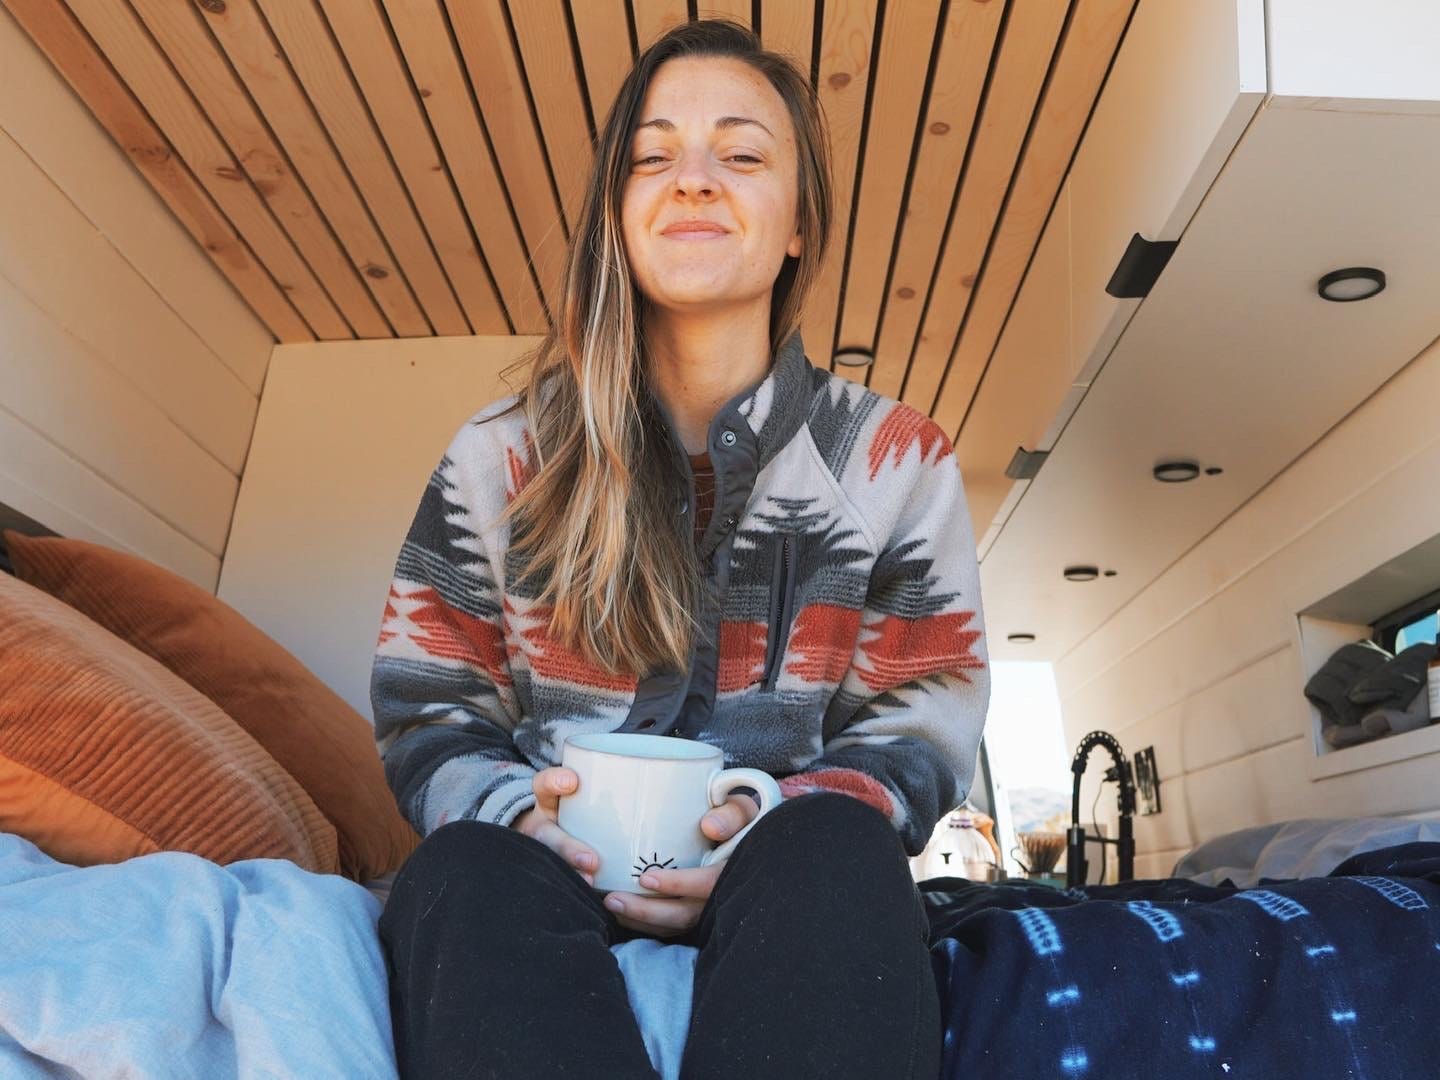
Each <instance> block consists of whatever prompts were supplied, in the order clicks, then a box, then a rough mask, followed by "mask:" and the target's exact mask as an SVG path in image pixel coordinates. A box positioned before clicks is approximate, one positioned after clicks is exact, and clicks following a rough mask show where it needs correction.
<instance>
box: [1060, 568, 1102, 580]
mask: <svg viewBox="0 0 1440 1080" xmlns="http://www.w3.org/2000/svg"><path fill="white" fill-rule="evenodd" d="M1099 576H1100V568H1099V567H1098V566H1067V567H1066V568H1065V580H1066V581H1094V580H1095V579H1096V578H1098V577H1099Z"/></svg>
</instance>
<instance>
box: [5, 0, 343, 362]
mask: <svg viewBox="0 0 1440 1080" xmlns="http://www.w3.org/2000/svg"><path fill="white" fill-rule="evenodd" d="M3 2H4V4H5V6H6V7H7V8H8V9H9V11H10V13H11V14H12V15H14V17H15V19H16V21H17V22H18V23H19V24H20V26H21V27H22V28H23V29H24V30H25V32H26V33H27V34H28V35H29V36H30V38H31V40H33V41H34V42H35V44H36V45H37V46H39V48H40V49H41V51H42V52H44V53H45V55H46V56H47V57H49V59H50V62H51V63H52V64H54V65H55V67H56V70H58V71H59V72H60V74H61V75H62V76H64V78H65V80H66V81H67V82H68V83H69V84H70V85H71V87H73V88H74V90H75V92H76V93H77V94H79V96H80V98H81V100H83V101H84V102H85V103H86V104H87V105H88V106H89V108H90V110H91V112H92V113H93V114H94V116H95V119H96V120H97V121H98V122H99V123H100V125H101V126H102V127H103V128H105V130H106V131H108V132H109V133H110V137H111V138H112V139H114V140H115V143H116V145H117V146H119V147H120V148H121V149H122V150H123V151H124V152H125V155H126V157H127V158H129V159H130V161H131V162H132V163H133V164H134V165H135V167H136V169H138V170H139V171H140V173H141V175H143V176H144V177H145V178H146V180H148V181H149V182H150V184H151V186H152V187H153V188H154V190H155V192H156V193H157V194H158V195H159V196H160V197H161V198H162V199H163V200H164V201H165V204H166V205H167V206H168V207H170V209H171V211H172V212H173V213H174V214H175V217H176V219H177V220H178V221H179V222H180V223H181V225H183V226H184V227H185V229H186V231H188V232H189V233H190V235H191V236H192V237H194V238H195V242H196V243H197V244H199V245H200V247H201V248H202V249H203V250H204V251H205V252H206V254H208V255H209V256H210V258H211V259H212V260H213V261H214V263H215V265H216V267H217V268H218V269H219V270H220V271H221V273H223V274H225V276H226V277H227V278H228V279H229V280H230V281H231V283H233V284H234V286H235V289H236V291H237V292H239V293H240V295H241V296H242V297H243V298H244V299H245V302H246V303H248V304H249V305H250V307H251V310H253V311H254V312H255V314H256V315H257V316H258V317H259V318H260V319H261V320H262V321H263V322H264V323H265V325H266V326H267V327H268V328H269V330H270V332H271V333H272V334H274V335H275V336H276V338H277V339H279V340H280V341H282V342H304V341H313V340H314V339H315V333H314V331H313V330H311V328H310V326H309V324H308V323H306V321H305V320H304V318H303V317H302V316H301V315H300V313H299V312H297V311H296V310H295V308H294V307H293V306H292V304H291V302H290V297H288V296H287V295H286V294H285V292H283V291H282V290H281V289H280V287H279V286H278V285H277V284H276V283H275V280H274V279H273V278H272V277H271V276H270V274H269V272H268V270H267V269H266V267H265V266H264V265H263V264H262V263H261V262H260V261H259V260H258V259H256V257H255V255H254V253H253V252H252V251H251V250H250V248H249V246H248V245H247V244H246V242H245V240H244V239H243V238H242V237H241V236H240V235H239V233H238V232H237V231H236V230H235V227H234V226H233V225H232V224H231V222H230V220H229V219H228V218H227V217H226V216H225V215H224V213H222V212H221V210H220V208H219V207H217V206H216V205H215V202H214V201H213V200H212V199H211V197H210V195H209V193H208V192H207V191H206V189H205V188H204V187H203V186H202V185H201V184H200V183H199V182H198V181H197V180H196V178H195V176H194V174H193V173H191V172H190V170H189V169H188V168H187V167H186V165H185V163H184V162H183V161H182V160H180V158H179V156H178V155H177V154H176V153H175V151H174V148H173V147H172V146H171V145H170V142H169V141H168V140H167V139H166V138H165V136H164V134H163V133H162V132H161V131H160V129H159V128H158V127H156V126H155V124H154V123H153V122H152V121H151V120H150V118H149V116H148V115H147V114H146V112H145V109H144V108H143V106H141V104H140V103H139V102H138V101H136V99H135V96H134V95H133V94H132V93H131V92H130V90H129V88H128V87H127V86H126V85H125V83H124V82H123V81H122V80H121V79H120V77H119V76H118V75H117V74H116V72H115V71H114V69H113V68H111V66H110V65H109V64H108V63H107V62H106V60H105V58H104V56H103V55H101V53H100V52H99V50H98V49H97V48H96V47H95V44H94V42H93V41H92V40H91V39H90V38H89V36H88V35H87V34H86V33H85V31H84V29H83V28H82V27H81V26H80V24H79V22H78V21H77V20H76V19H75V17H74V16H73V15H72V14H71V13H70V12H69V10H68V9H66V8H65V7H64V6H63V5H61V4H57V3H54V2H53V0H3Z"/></svg>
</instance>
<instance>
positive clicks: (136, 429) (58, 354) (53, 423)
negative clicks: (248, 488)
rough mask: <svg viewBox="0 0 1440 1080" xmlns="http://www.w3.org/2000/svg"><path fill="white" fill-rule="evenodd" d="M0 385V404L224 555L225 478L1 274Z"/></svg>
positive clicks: (231, 489)
mask: <svg viewBox="0 0 1440 1080" xmlns="http://www.w3.org/2000/svg"><path fill="white" fill-rule="evenodd" d="M57 306H58V305H57ZM0 387H4V390H3V398H0V404H3V405H4V407H5V408H6V409H8V410H9V411H10V412H11V413H12V414H13V415H15V416H16V417H18V418H19V419H20V420H22V421H24V422H25V423H26V424H27V425H28V426H30V427H31V428H33V429H34V430H35V431H36V432H37V433H38V434H39V435H41V436H43V437H44V438H46V439H48V440H49V441H50V442H51V443H53V444H54V445H56V446H59V447H63V448H64V450H65V452H66V453H68V454H69V455H71V456H72V457H74V458H75V459H76V460H77V461H79V462H81V463H83V464H84V465H85V466H87V467H88V468H89V469H91V470H92V471H93V472H95V473H96V474H97V475H98V476H99V477H101V478H103V479H104V480H105V481H106V482H108V483H110V484H111V485H113V486H114V487H115V488H116V489H118V490H120V491H123V492H125V493H127V494H128V495H130V496H131V497H132V498H134V499H135V500H136V501H137V502H139V503H140V504H141V505H143V506H146V507H148V508H149V509H150V511H151V512H152V513H154V514H155V516H157V517H159V518H160V519H162V520H163V521H166V522H168V523H169V524H170V525H172V526H174V528H175V529H176V530H177V531H178V532H180V533H182V534H184V535H185V536H186V537H188V538H189V539H191V540H193V541H194V542H195V543H196V544H198V545H200V546H201V547H203V548H205V549H206V550H207V551H209V552H210V553H211V554H213V555H216V556H219V555H220V554H222V553H223V552H224V550H225V535H226V532H227V531H228V530H229V527H230V511H231V508H232V507H233V506H234V505H235V491H236V488H237V486H238V484H237V481H236V479H235V477H234V475H233V474H231V473H230V472H229V471H227V470H226V468H225V466H224V465H222V464H221V463H220V462H218V461H216V460H215V459H214V458H213V457H211V456H210V455H209V454H207V453H206V452H205V451H204V449H202V448H201V447H200V446H197V445H196V444H195V442H194V441H192V440H191V439H190V437H189V436H188V435H187V434H186V433H185V432H184V431H182V430H180V428H178V427H177V426H176V425H175V424H174V423H173V422H171V420H170V419H169V418H168V417H166V416H165V415H164V413H162V412H161V411H160V410H159V409H158V408H156V407H155V405H154V403H152V402H151V401H150V400H149V399H147V398H146V397H145V396H144V395H143V394H141V393H140V392H139V391H137V390H136V388H135V387H134V386H133V385H132V384H131V383H130V382H129V381H127V380H126V379H125V378H124V377H123V376H122V375H121V374H120V373H119V372H117V371H116V370H115V369H114V368H113V367H111V366H110V365H109V364H108V363H106V361H105V359H104V358H103V357H102V356H99V355H97V354H96V352H95V351H94V350H93V349H90V348H88V347H87V346H85V345H84V344H82V343H81V342H79V341H78V340H77V339H76V338H74V337H73V336H71V335H70V334H69V333H68V332H67V330H66V328H65V327H64V326H63V325H61V324H60V323H58V322H57V321H56V320H55V319H54V318H53V317H51V316H50V315H49V314H47V313H46V312H45V311H43V310H42V309H41V308H40V307H38V306H37V305H35V304H33V303H31V302H30V300H29V299H27V298H26V297H25V296H24V295H23V294H21V293H20V292H18V291H17V290H16V289H15V288H14V287H13V286H12V285H11V284H10V283H9V282H8V281H6V280H5V278H4V277H3V276H0ZM26 464H27V463H26V462H24V461H17V462H13V463H12V466H14V467H17V468H20V469H22V470H23V469H24V468H25V466H26Z"/></svg>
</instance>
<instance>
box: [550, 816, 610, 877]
mask: <svg viewBox="0 0 1440 1080" xmlns="http://www.w3.org/2000/svg"><path fill="white" fill-rule="evenodd" d="M535 839H536V840H539V841H540V842H541V843H542V844H544V845H545V846H546V847H548V848H549V849H550V850H551V851H553V852H555V854H557V855H559V856H560V857H561V858H562V859H564V860H565V861H566V862H567V863H568V864H570V865H571V866H573V867H574V868H575V869H576V871H577V872H578V873H579V874H580V876H581V877H583V878H584V879H585V880H586V882H588V883H589V884H591V885H594V884H595V875H594V873H593V871H594V870H596V869H598V868H599V866H600V858H599V856H598V855H596V854H595V851H594V849H593V848H591V847H589V846H588V845H586V844H583V843H581V842H580V841H579V840H576V839H575V837H573V836H571V835H570V834H569V833H567V832H566V831H565V830H564V829H562V828H560V826H559V825H556V824H555V823H554V822H546V823H545V824H544V825H541V826H540V828H539V829H537V830H536V831H535Z"/></svg>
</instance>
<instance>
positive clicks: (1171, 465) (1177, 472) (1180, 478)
mask: <svg viewBox="0 0 1440 1080" xmlns="http://www.w3.org/2000/svg"><path fill="white" fill-rule="evenodd" d="M1151 471H1152V473H1153V475H1154V477H1155V479H1156V480H1159V481H1160V482H1161V483H1162V484H1183V483H1185V482H1186V481H1187V480H1194V479H1195V478H1196V477H1197V476H1199V475H1200V466H1199V465H1197V464H1196V463H1195V462H1193V461H1162V462H1160V464H1159V465H1156V466H1155V468H1154V469H1153V470H1151Z"/></svg>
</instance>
